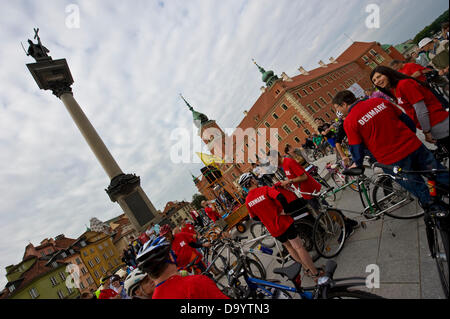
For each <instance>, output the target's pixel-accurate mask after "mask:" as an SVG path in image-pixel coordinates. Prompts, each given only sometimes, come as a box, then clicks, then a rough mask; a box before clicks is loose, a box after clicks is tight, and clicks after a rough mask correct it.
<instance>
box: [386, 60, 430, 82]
mask: <svg viewBox="0 0 450 319" xmlns="http://www.w3.org/2000/svg"><path fill="white" fill-rule="evenodd" d="M390 66H391V68H393V69H394V70H396V71H398V72H400V73H403V74H406V75H408V76H411V77H413V78H416V79H417V80H419V81H421V82H424V83H427V77H426V76H425V74H426V73H428V72H432V71H433V70H432V69H430V68H424V67H423V66H421V65H420V64H417V63H405V62H403V61H400V60H393V61H392V62H391V63H390Z"/></svg>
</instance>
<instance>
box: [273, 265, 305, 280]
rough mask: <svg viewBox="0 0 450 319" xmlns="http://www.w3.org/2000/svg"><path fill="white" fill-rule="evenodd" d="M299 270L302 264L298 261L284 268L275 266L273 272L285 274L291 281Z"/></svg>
mask: <svg viewBox="0 0 450 319" xmlns="http://www.w3.org/2000/svg"><path fill="white" fill-rule="evenodd" d="M300 270H302V265H301V264H299V263H293V264H292V265H290V266H287V267H285V268H275V269H274V270H273V272H274V274H278V275H281V276H286V277H287V278H288V279H289V280H291V281H292V280H294V279H295V278H296V277H297V276H298V274H299V273H300Z"/></svg>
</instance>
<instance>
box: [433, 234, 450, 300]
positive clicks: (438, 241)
mask: <svg viewBox="0 0 450 319" xmlns="http://www.w3.org/2000/svg"><path fill="white" fill-rule="evenodd" d="M434 245H435V246H434V247H435V253H436V256H435V260H436V266H437V268H438V273H439V278H440V279H441V285H442V290H443V291H444V295H445V297H446V298H447V299H448V298H449V287H450V279H449V273H450V268H449V263H448V261H449V258H450V255H449V234H448V232H447V231H445V230H443V229H437V228H436V227H435V228H434ZM441 248H442V249H441Z"/></svg>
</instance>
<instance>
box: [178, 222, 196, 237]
mask: <svg viewBox="0 0 450 319" xmlns="http://www.w3.org/2000/svg"><path fill="white" fill-rule="evenodd" d="M181 232H182V233H190V234H194V235H197V232H196V231H195V228H194V226H192V225H191V224H186V225H185V226H184V227H183V228H181Z"/></svg>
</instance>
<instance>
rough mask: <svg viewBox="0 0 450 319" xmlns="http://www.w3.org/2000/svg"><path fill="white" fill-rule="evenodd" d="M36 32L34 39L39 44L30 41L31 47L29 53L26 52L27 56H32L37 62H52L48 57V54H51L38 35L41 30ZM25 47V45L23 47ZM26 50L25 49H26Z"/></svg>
mask: <svg viewBox="0 0 450 319" xmlns="http://www.w3.org/2000/svg"><path fill="white" fill-rule="evenodd" d="M33 30H34V38H35V39H37V41H38V43H37V44H35V43H33V41H31V40H30V39H28V44H29V45H30V46H29V47H28V51H25V53H26V55H27V56H29V55H31V56H32V57H33V58H34V59H35V60H36V62H39V61H42V60H51V59H52V58H51V57H50V56H48V54H47V53H48V52H50V51H49V50H48V49H47V48H46V47H44V46H43V45H42V43H41V38H40V37H39V35H38V32H39V28H37V29H35V28H33ZM22 47H23V45H22ZM24 50H25V48H24Z"/></svg>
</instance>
